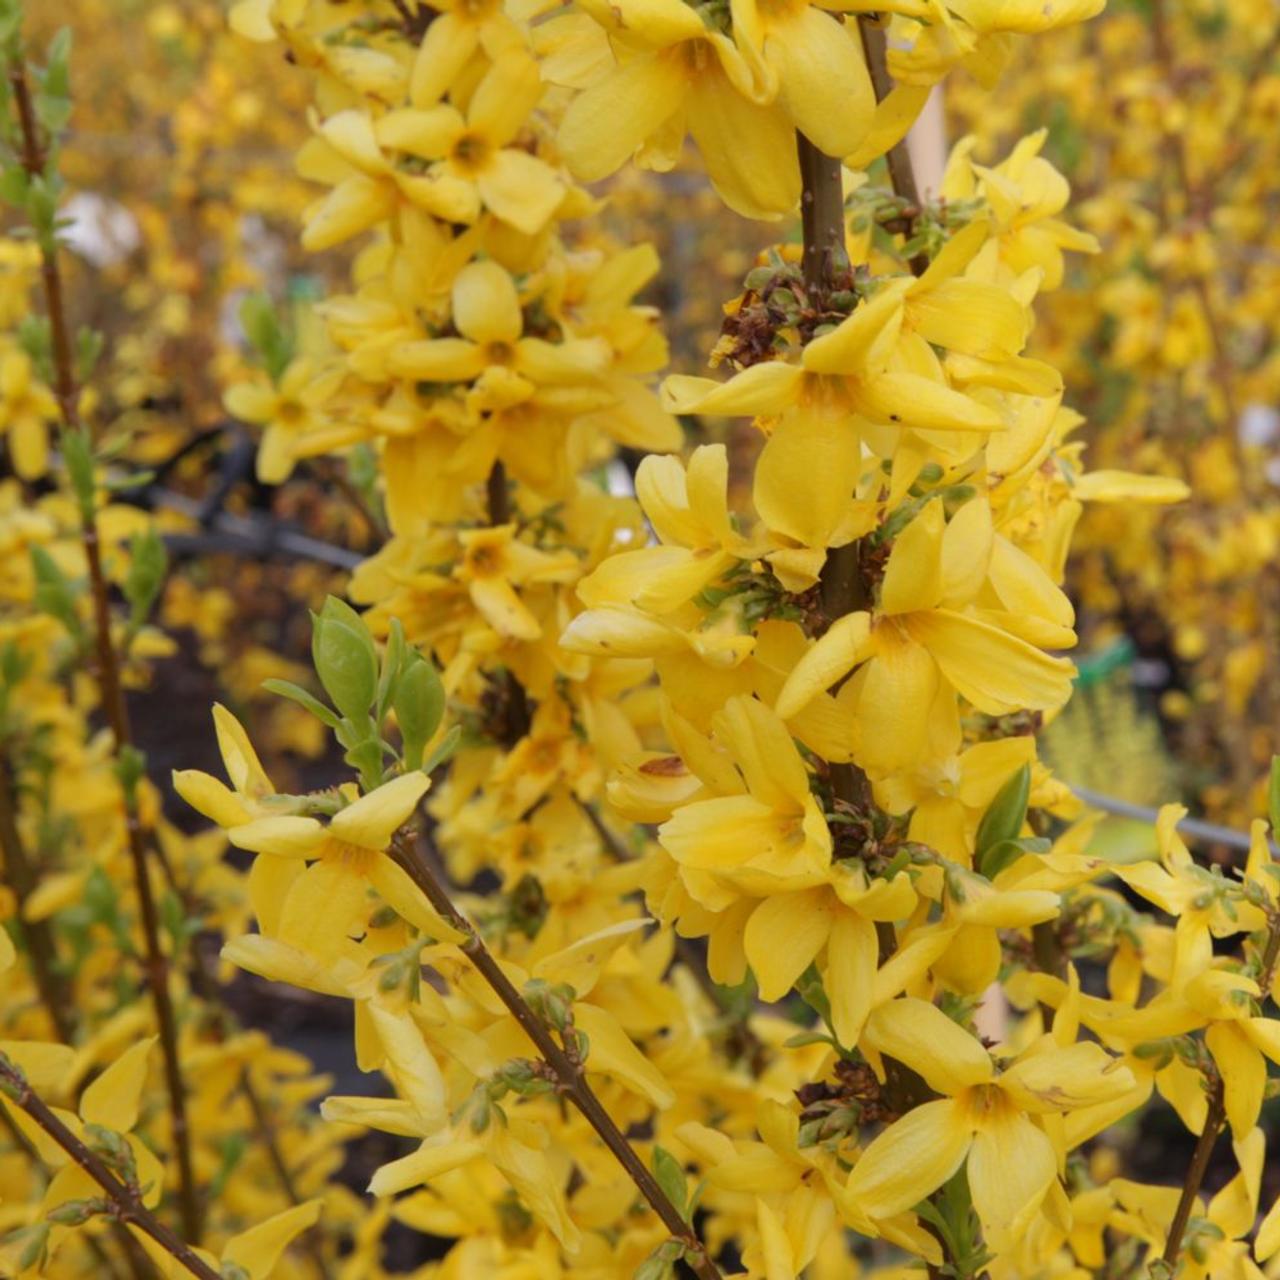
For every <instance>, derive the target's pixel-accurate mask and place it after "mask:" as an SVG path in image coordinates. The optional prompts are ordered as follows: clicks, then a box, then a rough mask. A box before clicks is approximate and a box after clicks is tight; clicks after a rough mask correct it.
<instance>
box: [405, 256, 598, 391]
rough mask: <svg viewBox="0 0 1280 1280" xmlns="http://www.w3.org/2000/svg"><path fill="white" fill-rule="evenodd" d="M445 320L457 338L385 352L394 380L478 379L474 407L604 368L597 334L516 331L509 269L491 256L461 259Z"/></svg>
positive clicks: (586, 379) (584, 378) (517, 314)
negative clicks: (554, 336)
mask: <svg viewBox="0 0 1280 1280" xmlns="http://www.w3.org/2000/svg"><path fill="white" fill-rule="evenodd" d="M452 304H453V305H452V313H453V324H454V327H455V328H456V329H457V331H458V333H459V334H461V337H456V338H427V339H423V340H420V341H414V342H403V343H399V344H397V345H396V346H393V347H392V348H391V349H390V351H389V352H388V353H387V368H388V370H389V372H390V373H391V374H392V375H393V376H395V377H399V378H412V379H415V380H418V381H423V382H471V381H472V380H473V379H477V378H479V379H480V380H481V381H480V384H479V385H478V386H477V388H476V392H475V394H474V396H473V397H472V399H473V403H474V405H475V407H476V408H477V409H491V408H499V407H503V406H505V405H511V404H518V403H520V402H521V401H524V400H527V399H529V398H530V397H531V396H533V395H534V394H535V392H536V391H538V390H539V389H541V388H548V387H563V386H569V385H573V384H577V383H587V384H591V383H594V382H596V381H597V380H598V379H599V376H600V375H601V374H602V373H603V372H604V371H605V370H606V369H607V368H608V367H609V363H610V359H611V352H610V350H609V346H608V344H607V343H606V342H605V341H604V339H603V338H568V339H565V340H564V341H560V342H550V341H547V340H546V339H545V338H538V337H533V336H526V335H524V332H523V331H524V318H523V316H522V315H521V308H520V297H519V294H518V293H517V291H516V286H515V282H514V281H513V280H512V278H511V274H510V272H508V271H506V270H505V269H504V268H503V267H501V266H500V265H499V264H498V263H496V262H493V261H491V260H485V261H482V262H471V263H468V264H467V265H466V266H465V267H463V268H462V270H461V271H459V272H458V274H457V277H456V278H455V279H454V282H453V290H452Z"/></svg>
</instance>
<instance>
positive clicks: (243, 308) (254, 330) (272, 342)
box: [240, 293, 293, 382]
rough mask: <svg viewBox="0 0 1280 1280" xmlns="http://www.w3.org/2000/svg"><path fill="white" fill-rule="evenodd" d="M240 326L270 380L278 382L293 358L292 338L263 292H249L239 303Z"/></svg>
mask: <svg viewBox="0 0 1280 1280" xmlns="http://www.w3.org/2000/svg"><path fill="white" fill-rule="evenodd" d="M240 326H241V328H243V329H244V336H245V337H246V338H247V339H248V340H249V345H250V346H252V347H253V349H254V350H255V351H257V353H258V355H259V356H260V357H261V358H262V363H263V366H264V367H265V369H266V371H267V372H268V373H269V374H270V375H271V379H272V381H273V382H278V381H279V380H280V375H281V374H283V373H284V371H285V369H287V368H288V367H289V362H290V361H291V360H292V359H293V342H292V340H291V338H290V337H289V335H288V334H287V333H286V332H285V330H284V326H283V325H282V324H281V323H280V317H279V316H278V315H277V314H276V309H275V306H274V305H273V303H272V301H271V299H270V298H268V297H267V295H266V294H265V293H251V294H250V295H249V296H248V297H247V298H245V300H244V301H243V302H242V303H241V304H240Z"/></svg>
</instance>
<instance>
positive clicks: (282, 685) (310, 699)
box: [262, 678, 342, 729]
mask: <svg viewBox="0 0 1280 1280" xmlns="http://www.w3.org/2000/svg"><path fill="white" fill-rule="evenodd" d="M262 687H263V688H264V689H266V690H268V691H269V692H271V693H274V694H277V695H279V696H280V697H281V698H288V699H289V701H290V702H296V703H297V704H298V706H300V707H302V708H303V709H304V710H305V711H310V712H311V714H312V715H313V716H315V718H316V719H317V720H320V721H322V722H323V723H325V724H327V725H328V726H329V728H330V729H336V728H337V727H338V726H339V725H340V724H341V723H342V722H341V721H340V720H339V719H338V717H337V716H335V715H334V714H333V712H332V711H330V710H329V708H328V707H326V706H325V705H324V703H323V702H321V701H320V699H319V698H317V697H315V696H314V695H313V694H310V693H308V692H307V691H306V690H305V689H304V688H302V686H301V685H296V684H294V683H293V681H292V680H277V679H275V678H272V679H270V680H264V681H263V682H262Z"/></svg>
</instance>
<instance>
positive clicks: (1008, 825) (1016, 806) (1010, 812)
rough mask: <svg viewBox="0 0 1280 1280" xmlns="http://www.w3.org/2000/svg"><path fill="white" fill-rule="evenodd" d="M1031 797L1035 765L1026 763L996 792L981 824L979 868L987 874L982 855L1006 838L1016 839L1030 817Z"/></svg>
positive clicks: (979, 829)
mask: <svg viewBox="0 0 1280 1280" xmlns="http://www.w3.org/2000/svg"><path fill="white" fill-rule="evenodd" d="M1030 797H1031V766H1030V765H1029V764H1024V765H1023V766H1022V767H1021V768H1020V769H1019V770H1018V771H1017V772H1016V773H1015V774H1014V775H1013V776H1012V777H1011V778H1010V779H1009V780H1008V781H1007V782H1006V783H1005V784H1004V786H1002V787H1001V788H1000V790H999V791H998V792H997V793H996V798H995V799H994V800H993V801H992V802H991V804H990V805H988V807H987V811H986V813H984V814H983V815H982V821H981V822H980V823H979V824H978V835H977V840H976V842H975V844H976V848H977V853H978V859H979V867H978V869H979V870H980V871H982V874H983V875H986V871H985V869H984V868H983V867H982V865H981V860H982V856H983V855H984V854H985V853H986V852H987V850H988V849H994V848H995V846H996V845H998V844H1002V843H1004V842H1005V841H1006V840H1016V839H1017V838H1018V836H1019V834H1020V833H1021V831H1022V824H1023V823H1024V822H1025V821H1026V820H1027V801H1028V799H1030Z"/></svg>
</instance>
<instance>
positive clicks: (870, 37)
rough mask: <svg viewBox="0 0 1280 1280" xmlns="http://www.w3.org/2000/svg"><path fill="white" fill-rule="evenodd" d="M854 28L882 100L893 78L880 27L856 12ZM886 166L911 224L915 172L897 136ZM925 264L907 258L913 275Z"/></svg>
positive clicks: (916, 204) (916, 199)
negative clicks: (856, 22) (903, 202)
mask: <svg viewBox="0 0 1280 1280" xmlns="http://www.w3.org/2000/svg"><path fill="white" fill-rule="evenodd" d="M858 31H859V33H860V34H861V36H862V50H863V54H864V56H865V57H866V60H867V71H868V72H869V73H870V76H871V87H872V89H874V90H875V95H876V101H877V102H883V101H884V100H885V99H886V98H887V97H888V96H889V93H890V91H891V90H892V89H893V80H892V79H891V78H890V75H889V63H888V50H887V48H886V43H885V35H884V28H883V27H882V26H881V25H880V23H879V22H878V21H877V20H876V19H875V18H873V17H872V16H871V15H870V14H866V13H860V14H859V15H858ZM885 163H886V164H887V165H888V166H889V181H890V182H891V183H892V184H893V189H894V192H895V193H896V194H897V195H898V196H900V197H901V198H902V200H903V201H905V202H906V205H907V215H906V216H907V217H908V218H909V220H910V223H911V225H912V226H913V227H914V225H915V219H916V218H917V217H918V216H919V214H920V209H921V204H920V188H919V187H918V186H916V175H915V171H914V170H913V169H912V167H911V153H910V152H909V151H908V150H907V140H906V139H905V138H900V139H899V140H898V141H897V142H895V143H894V144H893V146H892V147H890V148H889V151H888V154H887V155H886V156H885ZM928 266H929V259H928V257H927V256H926V255H925V254H923V253H918V254H916V256H915V257H914V258H912V259H911V271H912V273H913V274H914V275H917V276H919V275H923V274H924V273H925V270H926V269H927V268H928Z"/></svg>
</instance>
